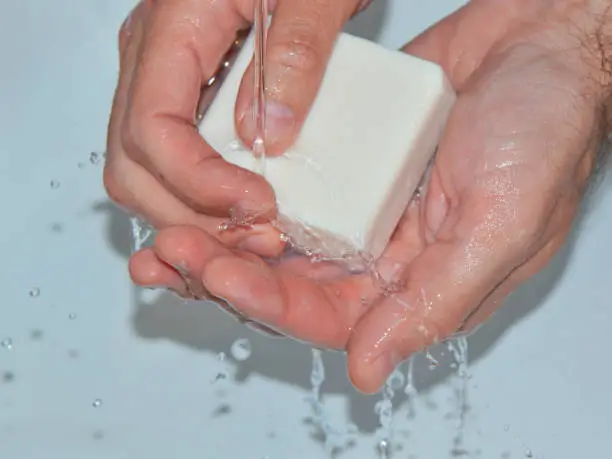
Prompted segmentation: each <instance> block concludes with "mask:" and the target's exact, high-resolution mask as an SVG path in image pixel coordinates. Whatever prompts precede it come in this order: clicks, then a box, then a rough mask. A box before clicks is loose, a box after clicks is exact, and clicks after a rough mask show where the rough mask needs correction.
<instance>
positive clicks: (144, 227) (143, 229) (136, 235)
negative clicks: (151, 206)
mask: <svg viewBox="0 0 612 459" xmlns="http://www.w3.org/2000/svg"><path fill="white" fill-rule="evenodd" d="M130 225H131V227H132V253H136V252H138V251H139V250H141V249H142V248H143V247H144V244H145V243H146V242H147V240H148V239H149V238H150V237H151V235H152V234H153V228H152V227H151V226H149V225H148V224H147V223H145V222H143V221H142V220H140V219H139V218H138V217H131V218H130Z"/></svg>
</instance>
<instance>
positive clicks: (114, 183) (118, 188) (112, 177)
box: [102, 162, 128, 207]
mask: <svg viewBox="0 0 612 459" xmlns="http://www.w3.org/2000/svg"><path fill="white" fill-rule="evenodd" d="M102 183H103V185H104V189H105V190H106V194H107V195H108V197H109V198H110V200H111V201H113V202H114V203H115V204H117V205H118V206H120V207H127V202H128V196H127V195H128V193H127V192H126V190H125V187H124V186H123V185H122V183H121V179H120V173H119V171H118V170H117V166H116V165H115V164H114V163H112V162H110V163H107V164H106V166H105V167H104V170H103V172H102Z"/></svg>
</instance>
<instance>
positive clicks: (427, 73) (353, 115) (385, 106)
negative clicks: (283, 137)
mask: <svg viewBox="0 0 612 459" xmlns="http://www.w3.org/2000/svg"><path fill="white" fill-rule="evenodd" d="M252 52H253V41H252V37H250V38H249V40H248V41H247V42H246V44H245V46H244V48H243V49H242V51H241V53H240V55H239V56H238V58H237V60H236V62H235V63H234V66H233V68H232V69H231V71H230V72H229V74H228V76H227V79H226V80H225V81H224V83H223V85H222V87H221V89H220V90H219V92H218V94H217V96H216V98H215V100H214V101H213V103H212V105H211V106H210V108H209V109H208V110H207V112H206V114H205V116H204V118H203V120H202V122H201V124H200V133H201V135H202V136H203V137H204V139H205V140H206V141H207V142H208V143H209V144H210V145H211V146H212V147H213V148H214V149H215V150H217V151H218V152H219V153H220V154H221V155H222V157H223V158H224V159H225V160H226V161H228V162H230V163H233V164H235V165H238V166H240V167H242V168H245V169H248V170H251V171H256V170H258V168H257V166H258V163H257V160H256V159H255V158H254V156H253V154H252V153H251V152H250V151H249V150H248V149H246V148H245V147H244V145H242V143H241V142H240V141H239V140H238V135H237V134H236V129H235V123H234V105H235V102H236V97H237V93H238V87H239V84H240V81H241V78H242V76H243V74H244V71H245V70H246V68H247V66H248V64H249V61H250V59H251V57H252ZM454 102H455V92H454V91H453V89H452V87H451V85H450V84H449V82H448V80H447V78H446V76H445V74H444V72H443V70H442V69H441V68H440V67H439V66H438V65H436V64H433V63H431V62H427V61H424V60H422V59H419V58H416V57H413V56H409V55H406V54H404V53H402V52H399V51H391V50H389V49H386V48H384V47H382V46H380V45H377V44H375V43H372V42H370V41H367V40H364V39H361V38H357V37H354V36H351V35H348V34H342V35H341V36H340V37H339V38H338V40H337V43H336V46H335V49H334V52H333V55H332V57H331V60H330V61H329V64H328V68H327V72H326V74H325V77H324V79H323V83H322V86H321V88H320V91H319V93H318V95H317V98H316V100H315V103H314V105H313V107H312V109H311V111H310V113H309V115H308V118H307V120H306V122H305V124H304V126H303V128H302V131H301V134H300V136H299V138H298V139H297V141H296V143H295V144H294V146H293V147H292V148H290V149H289V150H288V151H287V152H286V153H285V154H284V155H283V156H280V157H275V158H266V160H265V171H264V176H265V178H266V180H267V181H268V182H269V183H270V185H271V186H272V188H273V190H274V192H275V193H276V200H277V204H278V209H279V214H280V225H281V228H282V230H283V231H284V232H285V233H286V234H287V235H288V236H289V237H290V238H291V240H292V241H293V242H294V243H295V244H296V245H297V246H298V247H301V248H307V249H308V250H309V251H310V252H312V253H316V254H319V255H320V256H323V257H330V258H337V257H343V256H346V255H348V254H354V253H360V254H362V255H365V256H368V257H372V258H377V257H379V256H380V254H381V253H382V252H383V250H384V249H385V247H386V245H387V244H388V242H389V239H390V237H391V235H392V233H393V230H394V229H395V227H396V226H397V224H398V222H399V220H400V218H401V216H402V214H403V212H404V210H405V209H406V207H407V205H408V204H409V202H410V200H411V198H412V196H413V194H414V192H415V190H416V188H417V186H418V184H419V182H420V180H421V177H422V176H423V174H424V172H425V170H426V168H427V165H428V163H429V161H430V159H431V157H432V156H433V153H434V151H435V148H436V146H437V143H438V140H439V138H440V136H441V134H442V131H443V129H444V125H445V123H446V119H447V117H448V114H449V111H450V109H451V107H452V105H453V104H454Z"/></svg>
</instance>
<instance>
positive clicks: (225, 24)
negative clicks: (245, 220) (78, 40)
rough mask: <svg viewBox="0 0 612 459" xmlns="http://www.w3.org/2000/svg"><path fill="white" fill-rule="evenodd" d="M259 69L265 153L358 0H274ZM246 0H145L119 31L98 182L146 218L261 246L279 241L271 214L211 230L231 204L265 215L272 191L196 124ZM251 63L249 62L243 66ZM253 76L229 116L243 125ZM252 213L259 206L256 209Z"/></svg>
mask: <svg viewBox="0 0 612 459" xmlns="http://www.w3.org/2000/svg"><path fill="white" fill-rule="evenodd" d="M270 3H271V5H270V7H271V9H274V13H275V14H274V20H273V22H272V26H271V29H270V31H269V37H268V54H267V62H266V69H267V70H266V80H267V85H268V99H269V101H270V103H269V105H268V118H267V122H268V132H267V133H266V140H267V142H268V145H267V147H268V149H269V150H270V152H271V153H273V152H277V153H278V152H281V151H282V150H283V149H284V148H286V147H287V146H288V145H290V144H291V142H292V141H293V139H294V137H295V135H296V133H297V131H298V130H299V128H300V125H301V123H302V121H303V120H304V118H305V116H306V113H307V112H308V109H309V107H310V105H311V103H312V101H313V99H314V97H315V94H316V92H317V89H318V86H319V83H320V80H321V78H322V75H323V72H324V70H325V65H326V62H327V60H328V58H329V54H330V52H331V50H332V47H333V43H334V40H335V38H336V35H337V33H338V32H339V31H340V29H341V28H342V26H343V24H344V22H345V21H346V20H347V19H348V18H349V17H350V16H351V15H352V14H353V13H354V12H355V11H356V10H357V8H358V7H359V4H360V3H361V0H317V1H302V0H276V1H271V2H270ZM253 5H254V2H253V0H219V1H217V0H156V1H154V0H144V1H143V2H141V3H140V4H139V5H138V6H137V7H136V9H135V10H134V11H133V13H132V14H131V15H130V17H129V18H128V20H126V22H125V24H124V25H123V27H122V29H121V33H120V37H119V48H120V76H119V83H118V87H117V91H116V94H115V99H114V103H113V109H112V114H111V119H110V124H109V133H108V155H107V157H108V160H107V164H106V167H105V170H104V184H105V186H106V189H107V191H108V194H109V195H110V197H111V198H112V199H113V200H114V201H115V202H116V203H118V204H119V205H121V206H122V207H124V208H126V209H127V210H129V211H131V212H133V213H136V214H138V215H140V216H141V217H143V218H144V219H146V220H148V221H149V222H150V223H151V224H153V225H154V226H155V227H157V228H164V227H166V226H169V225H173V224H190V225H194V226H196V227H199V228H201V229H202V230H204V231H206V232H207V233H208V234H210V235H212V236H213V237H215V238H216V239H217V240H219V241H220V242H222V243H223V244H225V245H227V246H228V247H239V248H243V249H248V250H250V251H253V252H254V253H258V254H260V255H263V256H274V255H277V254H278V253H279V252H280V251H281V250H282V248H283V243H282V241H281V240H280V238H279V234H278V233H277V232H276V231H275V230H273V229H272V228H271V227H270V226H268V225H265V224H257V225H254V226H252V227H251V228H249V229H248V230H247V229H244V230H236V231H226V232H219V231H218V227H219V225H220V224H221V223H223V222H225V221H227V220H228V217H229V214H230V211H232V210H233V211H235V212H238V213H240V212H244V213H248V214H256V215H259V216H261V217H272V216H273V215H274V212H275V200H274V194H273V192H272V190H271V188H270V187H269V186H268V184H267V183H266V182H265V181H264V180H263V179H262V178H261V177H260V176H258V175H256V174H253V173H250V172H247V171H245V170H242V169H239V168H237V167H235V166H233V165H230V164H228V163H226V162H225V161H223V160H222V159H221V157H220V156H219V155H218V154H217V153H216V152H215V151H213V150H212V149H211V148H210V147H209V146H208V145H207V144H206V143H205V142H204V140H203V139H202V138H201V137H200V136H199V134H198V132H197V129H196V127H195V113H196V106H197V103H198V100H199V96H200V91H201V88H202V87H204V86H205V83H206V82H207V81H208V80H209V79H210V78H211V77H212V76H213V75H214V74H215V73H216V71H217V70H218V67H219V65H220V63H221V62H222V58H223V56H224V54H225V53H226V51H227V50H228V49H229V48H230V46H231V45H232V43H233V41H234V40H235V37H236V32H237V30H239V29H245V28H246V27H247V26H248V25H249V23H250V21H251V20H252V16H253ZM249 72H250V71H249ZM251 87H252V77H251V74H250V73H249V74H248V75H246V76H245V79H244V82H243V84H242V89H241V91H240V96H239V99H238V101H237V106H236V122H237V126H238V128H239V130H240V133H241V134H242V136H243V137H244V139H245V141H247V142H248V141H249V136H250V135H252V127H250V126H249V121H250V120H251V117H250V116H244V115H245V114H246V113H247V112H248V110H249V105H250V104H251V99H250V97H251V95H252V89H250V88H251ZM262 219H263V218H262Z"/></svg>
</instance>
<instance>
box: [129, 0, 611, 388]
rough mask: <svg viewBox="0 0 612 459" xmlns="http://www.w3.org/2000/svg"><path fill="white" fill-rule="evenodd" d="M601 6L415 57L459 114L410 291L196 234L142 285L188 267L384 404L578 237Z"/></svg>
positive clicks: (483, 18) (455, 35)
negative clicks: (438, 76)
mask: <svg viewBox="0 0 612 459" xmlns="http://www.w3.org/2000/svg"><path fill="white" fill-rule="evenodd" d="M587 3H588V2H583V1H578V0H568V1H552V0H551V1H548V0H538V1H533V0H511V1H505V2H497V1H490V0H473V1H472V2H471V3H469V4H468V5H467V6H465V7H464V8H462V9H461V10H459V11H458V12H456V13H455V14H453V15H451V16H449V17H448V18H446V19H445V20H443V21H442V22H441V23H439V24H437V25H436V26H434V27H433V28H431V29H430V30H428V31H427V32H425V33H424V34H423V35H422V36H420V37H418V38H417V39H416V40H414V41H413V42H412V43H410V44H409V45H408V46H407V47H406V51H407V52H409V53H412V54H416V55H419V56H421V57H423V58H425V59H429V60H432V61H436V62H438V63H439V64H440V65H441V66H442V67H443V68H444V69H445V71H446V72H447V74H448V75H449V76H450V78H451V81H452V83H453V85H454V87H455V88H456V89H457V91H458V94H459V98H458V101H457V104H456V106H455V108H454V110H453V113H452V114H451V117H450V119H449V122H448V125H447V129H446V132H445V134H444V137H443V139H442V141H441V143H440V145H439V149H438V153H437V157H436V159H435V164H434V166H433V169H432V171H431V175H430V180H429V184H428V187H427V192H426V194H425V195H424V196H422V197H420V198H419V199H416V200H415V201H414V202H413V204H412V205H411V206H410V207H409V208H408V209H407V211H406V216H405V218H404V219H403V221H402V222H401V224H400V226H399V227H398V229H397V231H396V234H395V235H394V238H393V240H392V241H391V243H390V245H389V247H388V249H387V251H386V252H385V254H384V255H383V258H382V259H381V260H380V262H379V266H378V268H379V269H380V272H381V275H382V277H383V278H384V279H385V280H386V281H393V285H395V286H396V287H397V288H396V289H394V290H387V291H384V289H381V288H380V285H378V284H377V283H376V282H374V281H373V280H372V278H371V276H369V275H352V276H349V275H346V274H344V273H343V272H342V271H339V270H338V269H337V268H336V267H334V266H333V265H330V264H325V263H319V264H313V263H310V262H308V261H307V260H305V259H300V258H293V259H288V260H283V261H281V262H279V263H277V264H268V263H265V262H264V261H262V260H261V259H260V258H259V257H257V256H255V255H252V254H249V253H248V252H244V251H240V250H233V249H230V248H227V247H224V246H222V245H220V244H218V242H217V241H215V240H214V239H213V238H211V237H210V236H209V235H207V234H206V233H205V232H203V231H201V230H199V229H197V228H194V227H192V226H180V227H174V228H168V229H166V230H164V231H161V232H160V233H159V235H158V238H157V241H156V244H155V246H154V247H153V248H151V249H146V250H144V251H143V252H140V253H139V254H137V255H136V256H135V257H134V259H133V260H132V275H133V277H134V279H135V281H136V282H139V283H141V284H147V282H151V283H158V284H159V283H164V284H166V285H170V284H174V285H180V283H181V280H180V277H178V276H177V274H176V272H174V271H172V270H171V269H169V268H168V267H167V265H168V264H169V265H174V266H176V265H181V266H183V267H185V269H187V270H188V271H189V273H190V277H192V278H196V279H201V281H202V283H203V285H204V286H205V287H206V288H207V289H208V291H210V292H211V293H212V294H213V295H216V296H218V297H220V298H223V299H225V300H227V301H228V302H229V303H231V304H232V305H233V306H234V307H235V308H237V309H238V310H240V311H241V312H243V313H245V314H246V315H248V316H250V317H252V318H253V319H255V320H259V321H261V322H263V323H266V324H268V325H270V326H272V327H274V328H275V329H278V330H280V331H282V332H284V333H287V334H290V335H292V336H295V337H297V338H299V339H302V340H307V341H310V342H313V343H317V344H318V345H321V346H327V347H334V348H339V349H346V350H347V351H348V366H349V374H350V376H351V379H352V381H353V382H354V384H355V385H356V387H357V388H358V389H360V390H362V391H365V392H373V391H375V390H377V389H378V388H379V387H380V386H381V385H382V384H383V383H384V381H385V379H386V378H387V376H388V375H389V373H390V372H391V371H392V370H393V369H394V367H395V366H396V365H397V364H398V363H400V362H401V361H402V360H403V359H405V358H407V357H409V356H410V355H411V354H413V353H415V352H417V351H419V350H421V349H423V348H425V347H427V346H429V345H431V344H432V343H435V342H437V341H440V340H444V339H445V338H447V337H449V336H451V335H453V334H454V333H456V332H458V331H469V330H472V329H474V327H476V326H477V325H479V324H481V323H482V322H483V321H485V320H486V319H487V318H488V317H489V316H490V315H491V314H492V313H493V312H494V311H495V309H496V308H498V307H499V305H500V304H501V302H502V300H503V299H504V298H505V297H506V296H507V295H508V294H509V293H510V292H511V291H512V290H513V289H514V288H515V287H516V286H517V285H518V284H519V283H521V282H523V281H525V280H526V279H528V278H529V277H530V276H531V275H533V274H534V273H535V272H536V271H538V270H540V269H541V268H542V267H543V266H545V265H546V264H547V262H548V261H549V260H550V258H551V257H552V255H553V254H554V253H555V251H556V250H557V249H558V248H559V247H560V245H561V244H562V242H563V240H564V238H565V236H566V234H567V233H568V231H569V230H570V227H571V224H572V220H573V218H574V216H575V213H576V210H577V207H578V205H579V202H580V200H581V197H582V195H583V192H584V190H585V187H586V185H587V183H588V179H589V177H590V175H591V173H592V170H593V168H594V163H595V161H596V150H597V146H598V144H599V142H600V140H601V136H602V134H603V133H604V132H605V131H604V130H605V129H606V127H605V120H604V118H603V115H604V113H605V106H604V103H605V102H606V101H607V100H609V99H608V97H609V94H610V93H609V89H610V74H611V73H610V65H609V64H605V65H607V67H605V66H604V67H602V63H606V62H607V61H606V59H607V57H608V56H610V55H612V49H607V50H606V49H605V48H603V47H602V43H605V42H604V41H603V40H601V35H600V33H601V32H604V31H603V30H602V29H601V28H602V27H603V26H602V24H603V23H602V22H600V21H599V20H598V18H600V17H602V16H601V15H600V13H601V12H594V11H592V10H591V9H590V8H592V5H593V2H591V3H590V5H591V6H590V7H589V9H587V7H586V6H584V5H586V4H587ZM605 3H606V2H605V1H602V3H601V5H604V4H605ZM608 43H609V42H608ZM606 53H608V54H606ZM356 135H357V134H356ZM144 272H149V273H150V272H156V275H155V276H152V277H148V278H145V277H146V276H142V273H144ZM182 288H184V285H183V286H182Z"/></svg>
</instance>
